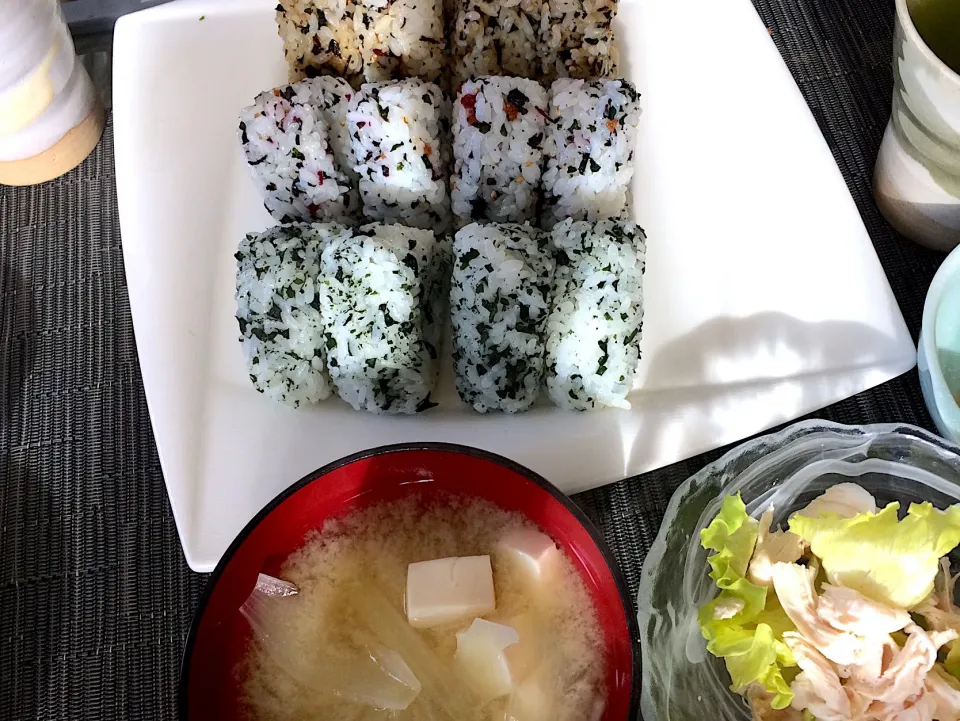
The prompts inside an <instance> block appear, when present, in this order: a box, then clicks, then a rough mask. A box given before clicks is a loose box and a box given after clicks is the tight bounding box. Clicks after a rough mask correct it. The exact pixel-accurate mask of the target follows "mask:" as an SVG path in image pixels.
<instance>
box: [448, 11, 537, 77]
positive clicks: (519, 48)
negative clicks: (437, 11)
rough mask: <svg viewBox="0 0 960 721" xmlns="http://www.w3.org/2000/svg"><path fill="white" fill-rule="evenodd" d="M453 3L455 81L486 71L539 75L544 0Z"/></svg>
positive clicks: (451, 47) (525, 75)
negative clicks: (539, 50) (538, 52)
mask: <svg viewBox="0 0 960 721" xmlns="http://www.w3.org/2000/svg"><path fill="white" fill-rule="evenodd" d="M452 6H453V7H452V9H451V11H450V12H451V20H452V22H451V25H452V28H451V39H450V55H451V61H450V62H451V74H452V75H453V79H454V83H455V84H456V85H460V84H462V83H463V82H465V81H466V80H467V79H469V78H472V77H473V78H476V77H481V76H487V75H514V76H518V77H523V78H537V77H538V76H539V70H540V62H539V58H538V55H537V51H538V47H539V45H540V24H541V18H542V16H543V12H544V2H543V0H519V2H502V3H500V2H487V1H486V0H453V2H452Z"/></svg>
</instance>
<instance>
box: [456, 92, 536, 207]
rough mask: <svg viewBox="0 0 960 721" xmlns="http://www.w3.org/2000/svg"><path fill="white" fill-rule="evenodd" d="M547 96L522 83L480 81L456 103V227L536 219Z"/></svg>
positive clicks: (463, 93)
mask: <svg viewBox="0 0 960 721" xmlns="http://www.w3.org/2000/svg"><path fill="white" fill-rule="evenodd" d="M546 107H547V94H546V91H545V90H544V89H543V87H542V86H541V85H540V84H539V83H537V82H535V81H533V80H525V79H523V78H479V79H477V80H470V81H467V82H466V83H464V84H463V86H462V87H461V88H460V92H459V94H458V96H457V102H456V103H454V111H455V116H454V126H453V155H454V163H455V164H454V176H453V178H452V179H451V192H450V195H451V201H452V207H453V213H454V216H455V217H456V220H457V224H458V225H464V224H466V223H469V222H470V221H474V220H492V221H499V222H513V223H522V222H524V221H529V220H535V219H536V212H537V199H538V191H537V188H538V186H539V184H540V172H541V163H542V160H543V140H544V130H545V127H544V126H545V124H546V117H547V116H546Z"/></svg>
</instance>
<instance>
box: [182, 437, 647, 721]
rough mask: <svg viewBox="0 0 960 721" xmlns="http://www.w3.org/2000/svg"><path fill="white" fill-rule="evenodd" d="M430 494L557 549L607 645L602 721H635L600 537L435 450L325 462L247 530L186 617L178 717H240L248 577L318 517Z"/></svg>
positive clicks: (626, 630)
mask: <svg viewBox="0 0 960 721" xmlns="http://www.w3.org/2000/svg"><path fill="white" fill-rule="evenodd" d="M427 484H430V485H427ZM430 488H435V489H437V490H438V491H445V492H447V493H453V494H456V495H460V496H466V497H474V498H482V499H485V500H487V501H490V502H492V503H494V504H496V505H498V506H500V507H501V508H504V509H506V510H509V511H515V512H518V513H521V514H523V515H524V516H526V517H527V518H529V519H530V520H531V521H533V522H534V523H536V524H537V525H538V526H540V528H541V529H543V531H544V532H545V533H547V534H548V535H550V536H551V537H552V538H553V539H554V540H555V541H557V543H558V544H559V545H560V547H561V548H562V549H563V551H564V552H565V553H566V554H567V556H568V557H569V558H570V560H571V561H573V563H574V565H575V566H576V568H577V569H578V570H579V571H580V573H581V574H582V576H583V580H584V581H585V582H586V585H587V588H588V589H589V591H590V593H591V595H592V597H593V601H594V604H595V606H596V609H597V613H598V615H599V617H600V623H601V626H602V628H603V631H604V635H605V638H606V646H607V667H608V676H607V700H608V703H607V706H606V710H605V712H604V715H603V721H628V720H632V719H635V718H636V717H637V713H638V707H639V697H640V684H639V672H640V656H639V642H638V639H639V635H640V634H639V629H638V626H637V619H636V613H635V612H634V608H633V603H632V600H631V598H630V595H629V592H628V590H627V585H626V582H625V581H624V578H623V575H622V573H621V572H620V570H619V568H618V567H617V565H616V561H615V560H614V558H613V554H612V553H611V552H610V549H609V548H608V547H607V545H606V543H605V542H604V541H603V539H602V538H601V536H600V534H599V532H598V531H597V530H596V529H595V528H594V527H593V524H591V523H590V521H589V520H588V519H587V517H586V516H585V515H584V514H583V512H582V511H580V509H578V508H577V507H576V506H575V505H574V504H573V502H572V501H571V500H570V499H569V498H567V497H566V496H565V495H563V494H562V493H561V492H560V491H558V490H557V489H556V488H555V487H554V486H553V485H551V484H550V483H548V482H547V481H546V480H544V479H543V478H541V477H540V476H538V475H537V474H535V473H533V472H531V471H529V470H527V469H526V468H524V467H522V466H520V465H518V464H516V463H513V462H512V461H509V460H507V459H505V458H502V457H500V456H497V455H494V454H492V453H487V452H486V451H480V450H477V449H474V448H467V447H464V446H455V445H449V444H443V443H415V444H407V445H400V446H386V447H382V448H376V449H373V450H370V451H364V452H362V453H358V454H356V455H353V456H349V457H347V458H344V459H342V460H339V461H336V462H335V463H331V464H330V465H328V466H326V467H324V468H321V469H320V470H318V471H315V472H314V473H311V474H310V475H308V476H306V477H305V478H303V479H302V480H301V481H299V482H298V483H296V484H295V485H293V486H292V487H290V488H289V489H287V490H286V491H284V492H283V493H281V494H280V495H279V496H277V498H276V499H274V500H273V501H272V502H271V503H270V504H269V505H267V507H266V508H264V509H263V510H262V511H260V513H259V514H257V516H256V517H255V518H254V519H253V520H252V521H250V523H248V524H247V527H246V528H244V529H243V531H241V532H240V535H238V536H237V538H236V540H235V541H234V542H233V544H232V545H231V546H230V548H229V549H227V552H226V553H225V554H224V556H223V558H222V559H221V560H220V563H219V564H218V565H217V568H216V570H215V571H214V572H213V575H212V577H211V578H210V581H209V583H208V585H207V589H206V592H205V594H204V597H203V598H202V600H201V601H200V606H199V608H198V609H197V612H196V616H195V617H194V620H193V625H192V627H191V629H190V635H189V637H188V638H187V645H186V648H185V649H184V653H183V666H182V668H181V670H180V691H179V700H178V704H179V710H180V717H181V718H182V719H184V721H187V720H189V721H217V720H221V719H222V720H223V721H233V720H234V719H237V718H239V717H240V713H239V708H240V704H239V699H240V696H241V690H240V686H239V681H238V679H237V677H236V673H235V668H236V665H237V663H238V662H239V661H240V659H241V658H242V657H243V655H244V654H245V652H246V649H247V646H248V643H249V642H250V630H249V626H248V625H247V622H246V620H245V619H244V618H243V616H241V615H240V611H239V609H240V606H241V605H242V604H243V602H244V601H245V600H246V598H247V596H248V595H249V594H250V591H251V590H252V589H253V586H254V584H255V582H256V579H257V574H259V573H268V574H278V573H279V569H280V566H281V565H282V564H283V562H284V560H285V559H286V558H287V556H289V555H290V554H291V553H293V552H294V551H296V550H297V549H298V548H300V546H302V545H303V543H304V539H305V537H306V535H307V534H308V533H309V532H310V531H312V530H315V529H317V528H319V527H320V526H322V525H323V522H324V521H325V520H326V519H327V518H330V517H335V516H341V515H344V514H346V513H349V512H351V511H353V510H356V509H358V508H362V507H364V506H368V505H372V504H375V503H378V502H381V501H391V500H396V499H399V498H402V497H404V496H405V495H407V494H410V493H423V492H424V490H425V489H427V490H429V489H430Z"/></svg>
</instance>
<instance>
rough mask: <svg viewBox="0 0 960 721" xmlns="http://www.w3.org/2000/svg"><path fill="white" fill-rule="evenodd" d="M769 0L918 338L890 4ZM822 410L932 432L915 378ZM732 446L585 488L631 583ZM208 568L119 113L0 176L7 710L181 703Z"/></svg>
mask: <svg viewBox="0 0 960 721" xmlns="http://www.w3.org/2000/svg"><path fill="white" fill-rule="evenodd" d="M755 4H756V6H757V9H758V11H759V13H760V15H761V17H762V18H763V21H764V22H765V23H766V24H767V26H768V27H770V28H771V34H772V36H773V39H774V41H775V42H776V43H777V46H778V47H779V49H780V51H781V53H782V54H783V56H784V57H785V59H786V61H787V64H788V65H789V67H790V70H791V72H792V73H793V75H794V77H795V78H796V81H797V83H798V84H799V86H800V89H801V91H802V92H803V95H804V97H805V98H806V100H807V102H808V103H809V105H810V107H811V109H812V111H813V113H814V115H815V116H816V119H817V121H818V123H819V124H820V127H821V129H822V130H823V133H824V135H825V136H826V138H827V141H828V143H829V145H830V147H831V149H832V150H833V153H834V155H835V156H836V159H837V162H838V164H839V166H840V169H841V170H842V171H843V175H844V177H845V178H846V180H847V183H848V185H849V187H850V190H851V192H852V193H853V197H854V198H855V200H856V202H857V205H858V207H859V209H860V212H861V214H862V215H863V218H864V221H865V223H866V226H867V229H868V230H869V232H870V235H871V237H872V238H873V241H874V244H875V246H876V249H877V253H878V255H879V257H880V260H881V262H882V263H883V266H884V268H885V270H886V272H887V275H888V277H889V278H890V282H891V284H892V286H893V290H894V293H895V294H896V297H897V300H898V301H899V303H900V307H901V309H902V310H903V313H904V315H905V317H906V320H907V324H908V325H909V327H910V331H911V333H912V334H913V335H914V338H916V336H917V335H918V333H919V329H920V318H921V313H922V307H923V299H924V295H925V293H926V289H927V287H928V285H929V283H930V280H931V278H932V276H933V274H934V272H935V271H936V269H937V267H938V265H939V263H940V262H941V261H942V259H943V256H942V255H940V254H937V253H933V252H928V251H925V250H923V249H921V248H918V247H917V246H915V245H913V244H911V243H909V242H907V241H904V240H903V239H902V238H900V237H898V236H897V235H896V234H895V233H894V232H893V231H892V230H891V229H890V228H889V227H888V226H887V224H886V223H885V222H884V220H883V219H882V217H881V216H880V214H879V212H878V211H877V209H876V207H875V205H874V203H873V200H872V197H871V192H870V177H871V172H872V167H873V160H874V158H875V156H876V152H877V148H878V147H879V143H880V138H881V135H882V133H883V128H884V126H885V124H886V121H887V117H888V114H889V108H890V95H891V84H892V79H891V69H890V55H891V37H892V31H893V3H892V2H891V1H890V0H755ZM729 110H730V111H731V112H736V109H735V108H731V109H729ZM775 151H776V149H775V148H771V152H775ZM811 212H816V209H815V208H813V209H811ZM771 242H776V229H775V228H772V229H771ZM815 415H817V416H819V417H824V418H828V419H830V420H834V421H838V422H841V423H867V422H882V421H902V422H907V423H914V424H917V425H920V426H924V427H927V428H930V427H931V423H930V419H929V417H928V415H927V412H926V410H925V408H924V406H923V401H922V398H921V396H920V390H919V385H918V381H917V377H916V374H915V373H909V374H907V375H905V376H903V377H901V378H898V379H896V380H894V381H892V382H890V383H887V384H885V385H883V386H881V387H879V388H877V389H874V390H871V391H869V392H866V393H863V394H861V395H859V396H856V397H854V398H851V399H849V400H846V401H844V402H842V403H838V404H836V405H834V406H832V407H830V408H827V409H825V410H823V411H820V412H818V413H817V414H815ZM723 450H725V449H721V450H718V451H715V452H712V453H709V454H706V455H704V456H701V457H698V458H694V459H690V460H688V461H684V462H682V463H678V464H675V465H673V466H671V467H668V468H665V469H662V470H659V471H656V472H653V473H650V474H647V475H644V476H641V477H639V478H634V479H629V480H626V481H623V482H621V483H619V484H615V485H612V486H608V487H606V488H602V489H598V490H595V491H591V492H589V493H585V494H581V495H580V496H578V497H577V501H578V502H579V503H580V504H581V505H582V506H583V508H584V509H585V510H586V511H587V513H588V514H589V515H590V516H591V517H592V518H593V520H594V521H595V522H596V523H597V525H598V526H599V527H600V528H601V529H602V531H603V533H604V535H605V536H606V538H607V540H608V541H609V542H610V545H611V546H612V547H613V548H614V550H615V552H616V555H617V558H618V560H619V561H620V563H621V565H622V567H623V569H624V571H625V573H626V576H627V579H628V581H629V583H630V586H631V588H632V589H634V590H635V589H636V587H637V584H638V583H639V578H640V569H641V566H642V563H643V559H644V556H645V554H646V552H647V549H648V548H649V547H650V544H651V543H652V541H653V539H654V537H655V535H656V533H657V529H658V527H659V524H660V520H661V518H662V515H663V512H664V510H665V508H666V504H667V501H668V499H669V497H670V494H671V493H672V492H673V490H674V489H675V488H676V487H677V485H679V484H680V483H681V482H682V481H683V480H684V479H685V478H687V477H688V476H689V475H691V474H693V473H694V472H696V471H697V470H699V469H700V468H701V467H702V466H703V465H704V464H705V463H707V462H709V461H711V460H713V459H715V458H717V457H719V455H720V454H721V453H722V452H723ZM204 583H205V577H204V576H201V575H197V574H194V573H192V572H191V571H190V570H189V569H188V567H187V565H186V563H185V561H184V559H183V555H182V553H181V550H180V545H179V539H178V537H177V531H176V527H175V525H174V521H173V517H172V515H171V512H170V505H169V502H168V500H167V495H166V491H165V489H164V485H163V476H162V473H161V469H160V463H159V460H158V458H157V451H156V447H155V445H154V442H153V436H152V433H151V429H150V421H149V415H148V411H147V405H146V401H145V399H144V394H143V388H142V384H141V379H140V372H139V366H138V362H137V354H136V347H135V343H134V334H133V327H132V323H131V319H130V309H129V303H128V299H127V289H126V280H125V278H124V271H123V257H122V252H121V247H120V229H119V224H118V221H117V200H116V190H115V179H114V170H113V129H112V126H110V125H108V127H107V130H106V133H105V135H104V138H103V140H102V141H101V143H100V146H99V147H98V149H97V150H96V152H95V153H94V154H93V155H92V156H91V157H90V158H89V159H88V160H87V161H86V162H85V163H84V164H83V165H82V166H81V167H80V168H78V169H77V170H76V171H74V172H72V173H70V174H69V175H67V176H66V177H64V178H61V179H59V180H57V181H54V182H51V183H48V184H45V185H43V186H40V187H32V188H17V189H15V188H0V719H62V720H63V721H81V720H85V719H97V720H99V719H105V720H112V719H173V718H175V716H176V712H175V693H176V687H177V678H178V670H179V662H180V653H181V649H182V646H183V642H184V639H185V636H186V632H187V628H188V625H189V623H190V618H191V614H192V611H193V609H194V607H195V605H196V603H197V600H198V598H199V595H200V593H201V591H202V589H203V586H204Z"/></svg>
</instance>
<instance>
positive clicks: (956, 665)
mask: <svg viewBox="0 0 960 721" xmlns="http://www.w3.org/2000/svg"><path fill="white" fill-rule="evenodd" d="M943 667H944V668H945V669H946V670H947V673H949V674H950V675H951V676H953V677H954V678H957V679H960V641H951V642H950V651H949V652H948V653H947V657H946V658H945V659H944V660H943Z"/></svg>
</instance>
